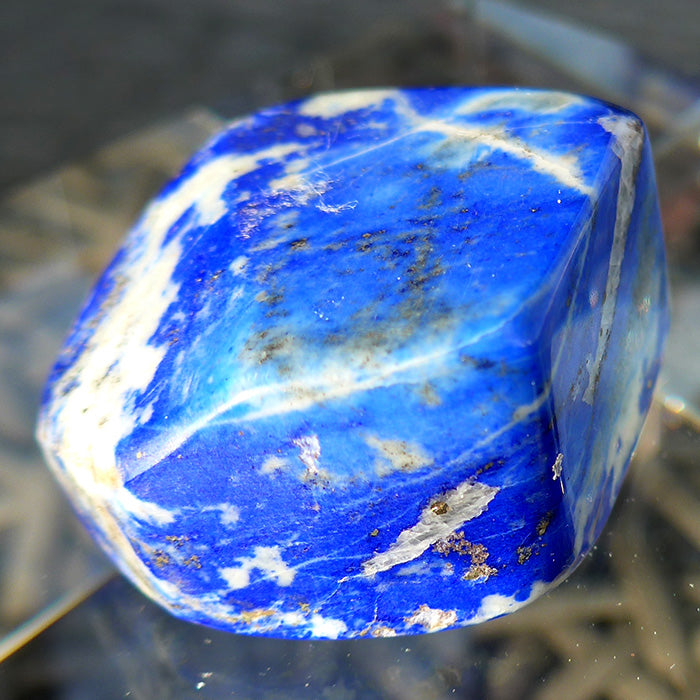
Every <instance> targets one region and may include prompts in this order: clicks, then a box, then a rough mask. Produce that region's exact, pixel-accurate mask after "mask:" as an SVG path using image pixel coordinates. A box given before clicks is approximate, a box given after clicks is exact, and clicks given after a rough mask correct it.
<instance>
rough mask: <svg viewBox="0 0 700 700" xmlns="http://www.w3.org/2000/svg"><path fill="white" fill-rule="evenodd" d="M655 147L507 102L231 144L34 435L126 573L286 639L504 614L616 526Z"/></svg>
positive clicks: (193, 174) (654, 224)
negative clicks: (610, 522) (611, 519)
mask: <svg viewBox="0 0 700 700" xmlns="http://www.w3.org/2000/svg"><path fill="white" fill-rule="evenodd" d="M666 304H667V302H666V280H665V268H664V252H663V243H662V237H661V230H660V222H659V215H658V209H657V200H656V189H655V183H654V175H653V168H652V162H651V157H650V151H649V145H648V141H647V139H646V135H645V131H644V128H643V126H642V124H641V123H640V122H639V120H638V119H637V118H636V117H634V116H633V115H631V114H629V113H627V112H625V111H622V110H619V109H617V108H615V107H612V106H610V105H607V104H604V103H600V102H597V101H594V100H591V99H588V98H583V97H578V96H575V95H570V94H563V93H556V92H540V91H528V90H513V89H466V88H448V89H420V90H383V91H378V90H372V91H362V92H346V93H335V94H326V95H320V96H316V97H312V98H310V99H307V100H304V101H301V102H296V103H291V104H288V105H284V106H281V107H275V108H271V109H268V110H265V111H262V112H260V113H258V114H255V115H253V116H251V117H249V118H246V119H243V120H240V121H238V122H235V123H234V124H232V125H231V126H230V127H229V128H228V129H226V130H225V131H224V132H223V133H221V134H220V135H218V136H217V137H216V138H214V139H213V140H212V141H211V142H210V143H208V144H207V145H206V146H205V147H204V148H203V149H202V150H201V151H200V152H199V153H198V154H197V155H195V157H194V158H193V159H192V160H191V161H190V162H189V163H188V164H187V165H186V166H185V168H184V170H183V171H182V173H181V174H180V176H179V177H178V178H176V179H175V180H174V181H173V182H171V183H170V184H169V185H167V186H166V188H165V189H164V190H163V192H162V193H161V194H160V196H159V197H158V198H157V199H156V200H155V201H154V202H153V203H152V204H151V205H150V206H149V208H148V209H147V210H146V212H145V213H144V215H143V217H142V218H141V220H140V221H139V222H138V223H137V224H136V226H135V227H134V229H133V230H132V231H131V233H130V234H129V236H128V237H127V239H126V241H125V243H124V245H123V247H122V248H121V249H120V251H119V252H118V254H117V256H116V257H115V259H114V261H113V262H112V264H111V265H110V267H109V268H108V269H107V271H106V272H105V274H104V275H103V277H102V278H101V279H100V281H99V282H98V284H97V286H96V287H95V290H94V292H93V294H92V296H91V297H90V299H89V301H88V302H87V304H86V306H85V308H84V310H83V312H82V315H81V316H80V318H79V319H78V321H77V323H76V325H75V326H74V328H73V330H72V332H71V334H70V336H69V338H68V340H67V341H66V345H65V348H64V350H63V352H62V354H61V356H60V357H59V359H58V362H57V364H56V367H55V369H54V371H53V373H52V375H51V377H50V380H49V384H48V387H47V389H46V394H45V398H44V404H43V408H42V412H41V416H40V421H39V436H40V439H41V441H42V443H43V446H44V448H45V451H46V454H47V457H48V460H49V462H50V463H51V466H52V468H53V470H54V472H55V473H56V475H57V477H58V479H59V480H60V481H61V483H62V484H63V485H64V487H65V488H66V490H67V492H68V493H69V495H70V496H71V498H72V500H73V502H74V503H75V506H76V508H77V509H78V510H79V511H80V512H81V513H82V514H83V516H84V518H85V520H86V522H87V523H88V525H89V527H90V528H91V530H92V531H93V533H94V534H95V536H96V537H97V538H98V540H99V541H100V542H101V543H102V545H103V546H104V548H105V549H106V550H107V551H108V552H109V553H110V554H111V555H112V557H113V558H114V560H115V561H116V562H117V564H118V565H119V566H120V568H121V569H122V571H123V572H124V573H125V574H126V575H127V576H128V577H129V578H131V579H132V580H133V581H134V582H135V583H136V585H138V586H139V587H140V588H141V589H142V590H143V591H144V592H145V593H147V594H148V595H150V596H151V597H153V598H154V599H155V600H156V601H158V602H160V603H161V604H162V605H164V606H165V607H167V608H168V609H170V610H171V611H173V612H174V613H175V614H177V615H179V616H181V617H184V618H186V619H190V620H194V621H198V622H203V623H206V624H210V625H214V626H216V627H221V628H224V629H229V630H232V631H236V632H246V633H251V634H270V635H276V636H282V637H322V638H336V637H355V636H362V635H367V636H388V635H394V634H405V633H417V632H424V631H432V630H440V629H445V628H448V627H454V626H460V625H466V624H470V623H474V622H479V621H482V620H487V619H489V618H491V617H494V616H497V615H500V614H503V613H506V612H509V611H512V610H515V609H517V608H518V607H520V606H522V605H523V604H525V603H526V602H527V601H529V600H532V599H533V598H534V597H536V596H537V595H539V594H541V593H542V592H543V591H545V590H546V589H547V588H548V587H550V586H552V585H553V584H555V583H556V582H558V581H560V580H561V579H562V577H564V576H565V575H566V574H567V573H568V572H570V571H571V570H572V568H573V567H574V566H575V565H576V564H577V563H578V562H579V561H580V560H581V559H582V557H583V556H584V555H585V554H586V552H587V551H588V550H589V549H590V547H591V546H592V545H593V543H594V541H595V539H596V537H597V536H598V534H599V533H600V531H601V528H602V527H603V525H604V523H605V520H606V518H607V516H608V514H609V513H610V509H611V508H612V505H613V503H614V500H615V497H616V495H617V493H618V490H619V488H620V484H621V481H622V478H623V476H624V473H625V469H626V467H627V465H628V462H629V459H630V455H631V453H632V450H633V448H634V446H635V442H636V440H637V437H638V434H639V431H640V429H641V425H642V422H643V420H644V416H645V413H646V411H647V408H648V406H649V403H650V400H651V394H652V390H653V387H654V383H655V379H656V376H657V372H658V366H659V359H660V353H661V346H662V343H663V338H664V336H665V333H666V328H667V323H668V316H667V305H666Z"/></svg>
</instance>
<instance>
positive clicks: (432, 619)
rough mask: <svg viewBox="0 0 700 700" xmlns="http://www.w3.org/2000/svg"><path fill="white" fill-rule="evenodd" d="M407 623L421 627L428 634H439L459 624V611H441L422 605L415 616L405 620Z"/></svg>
mask: <svg viewBox="0 0 700 700" xmlns="http://www.w3.org/2000/svg"><path fill="white" fill-rule="evenodd" d="M405 622H406V624H407V625H409V626H411V627H413V626H414V625H420V626H421V627H423V628H424V629H425V630H426V631H427V632H439V631H440V630H444V629H446V628H447V627H452V626H453V625H455V624H457V611H456V610H440V609H439V608H431V607H429V606H427V605H425V604H424V605H421V606H420V607H419V608H418V610H416V611H415V612H414V613H413V615H411V616H410V617H407V618H405Z"/></svg>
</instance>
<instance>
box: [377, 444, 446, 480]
mask: <svg viewBox="0 0 700 700" xmlns="http://www.w3.org/2000/svg"><path fill="white" fill-rule="evenodd" d="M365 442H366V443H367V445H369V447H371V448H372V449H373V450H376V451H377V453H378V457H377V461H376V469H377V474H378V475H379V476H386V475H387V474H391V473H392V472H395V471H402V472H413V471H416V470H417V469H422V468H423V467H428V466H430V465H431V464H432V463H433V461H434V460H433V458H432V457H431V456H430V455H429V454H428V453H427V452H426V451H425V450H424V449H423V447H422V446H421V445H419V444H418V443H415V442H408V441H407V440H391V439H381V438H379V437H377V436H376V435H369V436H368V437H366V438H365Z"/></svg>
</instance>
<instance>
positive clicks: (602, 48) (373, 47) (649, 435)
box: [0, 0, 700, 700]
mask: <svg viewBox="0 0 700 700" xmlns="http://www.w3.org/2000/svg"><path fill="white" fill-rule="evenodd" d="M176 4H177V3H176ZM263 5H264V4H263V3H259V4H254V3H247V2H241V3H231V4H230V6H229V5H227V6H226V7H225V8H224V7H223V6H222V5H220V4H217V3H214V2H206V3H202V4H201V5H200V6H199V9H198V10H197V11H196V12H195V11H194V10H191V11H189V12H190V15H191V16H190V15H187V13H185V14H183V15H182V16H181V17H180V18H179V19H178V20H177V22H179V24H177V22H176V20H175V19H174V17H175V14H168V15H167V19H169V20H170V21H171V22H172V23H173V26H175V24H177V26H182V27H190V29H189V30H188V31H189V32H190V34H188V35H187V36H188V37H194V36H196V37H197V40H196V41H195V40H194V39H192V40H191V41H190V40H189V39H188V40H187V41H185V39H182V37H180V35H177V34H175V33H173V34H167V37H169V38H170V39H171V40H172V42H173V44H174V46H177V47H179V48H180V49H181V51H182V55H181V56H177V55H176V52H175V51H174V49H173V50H172V51H170V53H168V52H164V49H162V47H161V48H160V49H159V48H158V46H151V47H150V49H149V47H148V41H146V39H147V38H148V37H152V36H154V34H153V29H154V27H155V26H156V24H157V21H156V20H158V18H159V17H160V18H161V19H163V18H166V15H165V14H162V13H164V12H165V11H164V10H162V8H160V6H159V5H158V3H156V2H155V1H154V0H149V1H148V2H146V1H145V0H144V2H142V3H141V4H140V5H139V6H138V8H137V6H136V4H133V6H132V4H131V3H123V7H124V9H123V13H122V14H121V15H120V21H121V22H122V24H123V25H124V26H125V27H128V32H127V34H129V36H132V34H131V32H132V30H133V36H134V37H137V38H134V39H133V43H132V44H131V45H130V46H131V49H132V50H133V46H135V45H138V46H139V47H141V50H142V52H143V56H142V58H141V60H142V61H143V64H144V66H146V67H148V66H151V67H152V66H153V65H154V63H153V62H154V60H155V59H154V58H153V56H150V54H149V55H146V54H147V52H148V51H149V50H152V51H153V52H155V53H154V55H155V56H158V57H160V59H162V60H165V59H164V58H163V57H164V56H166V54H167V56H168V61H170V63H169V64H168V65H169V66H171V70H176V69H177V66H178V65H179V66H180V67H181V70H182V71H183V73H182V75H183V76H188V80H191V79H194V77H197V78H198V79H200V78H201V75H202V74H203V73H207V71H208V73H207V75H209V76H212V75H213V73H214V72H215V70H220V72H226V71H228V74H227V75H226V76H224V77H221V75H219V74H217V77H216V79H215V78H214V77H211V79H210V80H209V82H206V81H204V82H203V83H199V84H198V85H197V86H193V85H192V84H190V83H189V82H188V81H187V80H183V81H181V84H178V81H177V80H174V79H173V80H171V81H170V82H168V83H167V86H166V87H164V88H163V90H164V91H165V92H166V93H167V92H168V91H170V92H171V93H172V95H170V96H168V97H167V99H166V97H164V96H163V95H161V94H158V95H156V94H154V95H153V96H152V99H150V100H149V96H148V95H145V94H140V95H139V98H138V100H134V101H133V104H131V105H130V110H131V111H130V112H128V115H129V117H128V118H127V117H124V123H128V124H129V125H131V126H133V125H135V124H147V125H148V126H147V127H146V128H141V129H139V130H137V131H135V132H132V133H131V135H130V136H127V137H124V138H120V139H117V140H115V141H111V142H110V143H109V144H108V145H107V146H101V147H96V144H94V143H92V142H90V143H91V146H90V147H91V148H92V149H94V150H93V151H92V152H91V155H90V156H89V157H88V158H82V159H78V160H76V161H75V162H74V163H73V164H71V165H69V166H66V167H62V168H60V169H58V170H54V171H50V172H44V173H42V174H41V176H39V177H35V178H34V179H32V180H31V181H30V182H25V184H23V185H22V186H16V187H14V188H13V189H11V190H6V191H5V193H4V195H0V400H1V401H2V405H3V410H2V411H0V659H2V658H5V657H7V656H9V658H8V659H7V660H6V661H4V662H3V663H2V664H1V665H0V697H8V698H26V697H35V698H41V697H60V698H95V697H100V698H103V697H104V698H111V697H115V698H117V697H138V698H141V697H142V698H154V697H164V698H166V697H167V698H170V697H172V698H179V697H183V698H185V697H192V696H193V695H198V696H201V697H212V698H222V697H250V698H264V697H270V698H287V697H291V698H294V697H308V698H316V697H318V698H339V699H343V700H344V699H346V698H372V697H378V698H380V697H387V698H442V697H446V698H447V697H451V698H454V697H461V698H468V697H488V698H518V697H537V698H550V697H551V698H563V697H566V698H579V697H580V698H589V697H610V698H629V697H640V698H643V697H649V698H667V697H668V698H671V697H687V698H691V697H698V694H700V674H699V671H698V669H699V668H700V469H698V465H699V463H700V457H699V456H698V455H699V452H698V448H699V447H700V437H699V434H698V429H699V428H700V422H699V421H698V418H697V415H698V414H697V413H696V411H695V407H697V406H698V405H699V404H700V360H699V359H698V358H700V278H699V277H698V267H699V265H700V256H699V255H698V253H699V251H700V245H699V241H700V180H699V178H698V174H699V172H700V149H699V148H698V136H699V135H700V88H698V87H697V86H696V85H695V84H694V83H693V82H692V79H693V78H695V79H697V78H698V77H700V68H698V66H700V48H698V47H700V42H697V41H695V42H693V41H692V40H691V37H693V36H695V34H697V33H698V32H700V29H697V27H700V6H698V9H696V6H695V4H693V3H691V2H685V3H683V2H680V0H676V1H675V2H674V3H672V5H673V8H671V9H668V8H667V9H666V10H665V11H664V12H661V10H659V9H658V8H657V7H656V4H654V3H651V2H647V1H646V0H644V2H635V3H632V2H622V3H619V4H617V5H616V7H617V8H618V11H617V13H611V12H609V11H608V6H607V5H606V4H605V3H601V2H592V3H587V4H586V5H585V7H584V6H582V7H581V8H579V9H576V10H572V11H569V10H568V9H567V12H570V13H571V14H570V16H564V15H562V14H561V13H559V14H556V13H558V12H559V10H558V9H557V8H558V6H557V4H556V3H553V2H539V3H534V2H533V3H528V4H517V5H515V4H514V5H509V4H506V3H500V2H499V3H497V2H485V1H481V2H479V1H475V2H466V1H464V2H461V1H453V2H436V3H421V2H415V1H412V2H406V3H401V4H399V3H392V2H388V3H370V2H364V1H363V2H358V3H353V4H352V7H351V8H350V7H349V6H348V7H345V6H341V5H340V4H338V5H337V6H336V8H335V9H332V10H331V9H329V5H332V4H331V3H322V2H319V1H317V2H314V1H312V0H306V1H305V2H301V3H298V4H295V6H294V10H292V9H291V6H287V5H285V4H284V3H278V2H274V3H270V4H269V5H267V6H266V7H263ZM95 7H96V8H97V9H96V10H93V15H92V21H93V22H94V23H95V26H96V27H100V26H102V24H101V23H103V24H104V23H107V21H108V20H109V19H110V18H112V15H113V13H114V8H113V7H112V6H111V5H108V3H96V4H95ZM157 7H158V8H160V9H158V10H157V11H156V9H154V8H157ZM129 8H131V9H129ZM139 8H140V10H139ZM145 8H150V10H149V11H152V12H151V14H149V13H148V12H147V11H146V9H145ZM654 8H656V9H654ZM159 12H160V13H161V14H162V17H161V15H159V14H158V13H159ZM110 13H112V14H110ZM659 13H661V14H659ZM188 17H189V19H188ZM80 22H81V23H84V24H85V23H87V24H85V27H86V31H89V17H87V18H86V16H83V15H81V16H80ZM188 22H189V24H188ZM119 26H121V25H119ZM119 26H117V28H116V29H114V31H115V32H117V35H118V31H119ZM691 27H695V28H696V29H695V30H692V29H691ZM217 28H218V29H217ZM170 29H172V27H171V28H170ZM170 29H168V31H170ZM95 31H97V30H95ZM164 31H165V30H164ZM601 31H603V32H607V33H601ZM693 31H695V34H693ZM139 32H142V33H143V34H144V39H143V41H141V40H138V36H140V35H139ZM149 32H150V33H149ZM183 32H184V29H183ZM117 35H114V36H112V41H116V40H115V36H117ZM183 36H184V34H183ZM178 37H179V38H178ZM100 40H101V39H100V35H99V33H97V34H96V35H95V38H94V39H93V40H92V41H93V44H94V45H95V46H97V45H98V44H99V43H100ZM75 41H76V42H77V41H78V39H75ZM80 41H84V42H85V47H89V46H90V42H91V40H90V38H89V36H88V38H84V37H83V38H81V39H80ZM178 42H179V43H178ZM115 46H116V43H115V44H114V45H113V44H108V48H109V49H110V50H113V51H117V50H118V49H117V48H115ZM203 46H206V47H208V48H209V50H210V52H211V53H212V56H213V57H212V56H209V54H207V56H208V58H206V59H203V58H202V55H201V52H202V51H204V49H203V48H202V47H203ZM81 47H82V45H80V46H79V47H78V48H76V51H78V52H79V51H83V52H86V54H89V48H85V47H82V48H81ZM103 48H104V47H103ZM93 49H94V50H95V51H96V53H95V56H96V57H97V58H96V60H99V58H100V56H101V55H102V54H100V52H99V51H98V49H97V48H95V47H93ZM105 50H106V49H105ZM159 51H160V53H158V52H159ZM197 52H199V53H197ZM227 52H228V53H227ZM205 53H206V52H205ZM149 56H150V57H149ZM131 60H132V63H136V62H137V60H136V59H133V58H132V59H131ZM178 61H180V63H178ZM197 61H199V63H197ZM693 66H694V67H695V68H693ZM56 70H57V73H58V72H59V68H57V69H56ZM60 70H64V71H66V70H67V71H69V72H70V70H71V69H70V68H65V67H64V68H62V69H60ZM115 70H116V69H115ZM125 70H126V69H125ZM130 70H131V71H132V72H131V73H128V71H127V72H126V73H125V74H124V75H132V76H133V75H136V70H135V69H134V68H133V67H132V68H131V69H130ZM113 77H114V76H113ZM114 79H115V80H116V78H114ZM134 80H135V78H134ZM446 83H460V84H495V83H506V84H522V85H532V86H541V87H549V88H561V89H566V90H571V91H580V92H586V93H588V94H594V95H597V96H601V97H604V98H607V99H610V100H612V101H615V102H617V103H619V104H621V105H623V106H626V107H629V108H632V109H633V110H635V111H637V112H638V113H639V114H640V116H642V118H644V119H645V121H646V122H647V124H648V125H649V127H650V131H651V137H652V143H653V146H654V151H655V157H656V167H657V179H658V182H659V190H660V196H661V205H662V212H663V219H664V227H665V233H666V239H667V246H668V250H669V263H670V268H671V283H672V294H673V305H674V308H673V318H674V320H673V329H672V334H671V338H670V340H669V346H668V351H667V356H666V365H665V369H664V373H663V377H662V380H661V382H660V385H659V394H658V395H659V398H658V400H657V404H656V407H655V411H654V413H653V414H652V416H651V417H650V419H649V421H648V425H647V429H646V432H645V436H644V438H643V440H642V442H641V444H640V448H639V450H638V455H637V459H636V462H635V463H634V464H633V465H632V467H631V470H630V475H629V477H628V479H627V482H626V484H625V487H624V490H623V493H622V494H621V496H620V499H619V502H618V505H617V507H616V509H615V512H614V514H613V517H612V519H611V521H610V523H609V525H608V527H607V528H606V530H605V533H604V535H603V537H602V538H601V540H600V542H599V544H598V546H597V548H596V550H595V551H594V552H593V553H592V554H591V556H589V557H588V559H587V561H586V562H585V564H584V565H583V566H582V567H581V568H580V569H579V570H578V571H577V572H576V573H575V574H574V575H573V576H572V577H571V578H570V579H569V580H568V581H567V582H566V583H565V584H563V585H562V586H561V587H560V588H558V589H557V590H556V591H554V592H552V593H550V594H549V595H547V596H546V597H545V598H543V599H542V600H541V601H539V602H537V603H535V604H533V605H532V606H529V607H527V608H525V609H524V610H522V611H520V612H518V613H516V614H513V615H510V616H508V617H505V618H502V619H500V620H496V621H494V622H491V623H487V624H484V625H480V626H478V627H474V628H468V629H465V630H460V631H455V632H443V633H438V634H433V635H427V636H421V637H405V638H398V639H387V640H359V641H353V642H313V643H309V642H282V641H277V640H265V639H256V638H246V637H237V636H232V635H227V634H223V633H218V632H215V631H212V630H208V629H205V628H202V627H196V626H193V625H189V624H187V623H184V622H180V621H177V620H175V619H173V618H170V617H169V616H168V615H166V614H165V613H163V612H162V611H160V609H158V608H157V607H156V606H154V605H153V604H151V603H150V602H148V601H146V600H145V599H144V598H143V597H142V596H141V595H140V594H139V593H138V592H136V591H135V590H134V589H133V588H131V587H130V586H129V584H127V583H126V582H125V581H123V580H122V579H121V578H118V577H112V578H111V579H110V580H109V582H108V583H107V584H105V585H104V586H102V584H103V582H104V580H105V577H109V576H110V572H112V568H111V566H110V565H109V564H108V563H107V562H106V560H105V559H104V557H103V556H102V555H101V553H99V552H98V551H97V549H96V548H95V546H94V545H93V544H92V542H91V541H90V540H89V539H88V538H87V537H86V536H85V535H84V534H83V530H82V528H81V526H80V525H79V524H78V523H77V521H76V520H75V518H74V516H73V515H72V513H71V512H70V509H69V508H68V507H67V505H66V503H65V500H64V499H63V497H62V495H61V494H60V493H59V491H58V488H57V486H56V485H55V484H54V482H53V481H52V479H51V477H50V476H49V474H48V472H47V471H46V469H45V468H44V466H43V464H42V460H41V457H40V455H39V453H38V450H37V448H36V447H35V445H34V441H33V425H34V415H35V411H36V408H37V406H38V401H39V394H40V391H41V386H42V384H43V381H44V378H45V376H46V373H47V372H48V369H49V366H50V363H51V362H52V360H53V358H54V356H55V353H56V352H57V350H58V348H59V346H60V343H61V341H62V337H63V335H64V333H65V331H66V329H67V326H68V324H69V323H70V321H71V320H72V318H73V316H74V315H75V313H76V311H77V309H78V308H79V306H80V304H81V301H82V298H83V295H84V294H85V293H86V291H87V289H88V287H89V284H90V281H91V279H93V278H94V276H95V275H96V274H97V273H98V272H99V270H100V269H101V268H102V266H103V265H104V264H105V263H106V262H107V261H108V260H109V258H110V256H111V254H112V252H113V250H114V249H115V247H116V246H117V244H118V241H119V240H120V238H121V237H122V236H123V234H124V232H125V231H126V229H127V227H128V226H129V224H130V223H131V222H132V221H133V219H134V217H135V216H136V215H137V213H138V211H139V210H140V208H141V207H142V206H143V204H144V203H145V202H146V201H147V200H148V198H149V197H150V196H151V195H152V194H153V193H154V192H155V191H156V190H157V189H158V187H159V186H160V184H161V183H162V182H163V181H164V180H165V179H166V178H167V177H168V176H169V175H171V174H173V173H175V172H176V171H177V169H178V167H179V165H180V164H181V163H182V162H183V161H184V159H185V158H186V157H187V155H188V154H189V153H191V152H192V151H193V150H195V148H196V147H197V146H199V145H200V144H201V143H202V141H204V140H205V138H206V137H207V136H208V135H209V134H210V133H211V132H212V131H214V130H216V128H217V127H219V126H220V125H221V123H222V121H221V120H222V119H223V118H225V119H228V118H232V117H235V116H238V115H240V114H243V113H245V112H247V111H250V110H253V109H256V108H258V107H260V106H261V105H264V104H268V103H271V102H276V101H280V100H284V99H288V98H293V97H298V96H302V95H305V94H309V93H312V92H317V91H319V90H326V89H334V88H342V87H353V86H368V85H381V84H386V85H389V84H391V85H410V84H446ZM115 84H116V83H115ZM205 88H206V89H205ZM178 90H180V92H179V93H178V92H177V91H178ZM176 94H179V95H181V96H182V95H186V99H187V100H194V102H195V104H197V105H199V106H198V107H197V108H196V109H194V110H189V111H186V110H184V108H183V107H184V104H187V102H186V101H184V102H183V100H185V98H184V97H180V98H177V99H176V97H175V95H176ZM169 99H171V101H170V102H168V100H169ZM154 105H155V106H154ZM169 105H170V106H169ZM173 105H177V109H175V107H174V106H173ZM166 108H167V109H166ZM85 109H86V110H87V111H88V112H89V109H90V105H88V104H87V102H86V107H85ZM93 109H94V108H93ZM159 110H160V111H159ZM168 110H170V111H169V112H168ZM166 113H169V114H170V116H169V117H167V118H162V115H163V114H166ZM95 114H96V115H97V116H96V117H95V119H96V123H95V124H92V129H93V131H97V132H99V127H100V120H102V123H103V124H104V134H105V135H106V134H114V133H115V129H118V126H115V124H114V123H113V122H109V120H108V117H107V116H106V111H104V110H103V111H102V112H100V111H99V110H96V111H95ZM124 114H127V111H125V112H124ZM139 115H141V117H139ZM159 115H160V117H161V118H158V119H157V118H156V117H157V116H159ZM56 129H57V130H58V129H59V126H58V125H57V126H56ZM86 138H87V137H86ZM87 150H90V149H87ZM87 150H86V149H85V147H84V145H83V146H82V147H81V148H77V147H76V148H75V149H74V151H73V152H71V151H70V149H69V153H68V155H72V154H73V153H74V154H75V155H76V156H77V155H79V154H80V153H85V152H87ZM64 160H65V159H64ZM71 160H72V159H71ZM37 162H38V161H37ZM27 167H28V166H27ZM17 172H19V170H18V171H17ZM27 172H28V171H27ZM4 181H8V178H5V180H4ZM101 586H102V587H101ZM96 589H99V590H97V592H95V593H92V592H93V591H94V590H96ZM71 610H72V612H70V611H71ZM54 620H58V622H55V624H54V625H53V626H51V627H48V625H49V624H50V623H51V622H52V621H54ZM47 627H48V629H45V628H47ZM44 629H45V631H43V630H44ZM31 639H33V641H31V642H29V640H31ZM17 648H19V649H20V650H19V651H16V652H15V653H14V654H13V653H12V652H13V650H15V649H17Z"/></svg>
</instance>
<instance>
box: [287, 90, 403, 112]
mask: <svg viewBox="0 0 700 700" xmlns="http://www.w3.org/2000/svg"><path fill="white" fill-rule="evenodd" d="M394 97H396V91H395V90H349V91H348V92H340V93H329V94H321V95H317V96H315V97H312V98H310V99H308V100H307V101H306V102H304V103H303V104H302V105H301V107H300V109H299V113H300V114H303V115H305V116H309V117H321V118H323V119H332V118H333V117H339V116H341V115H343V114H345V113H346V112H350V111H352V110H357V109H366V108H368V107H379V106H380V105H381V104H382V102H384V100H389V99H393V98H394Z"/></svg>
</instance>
